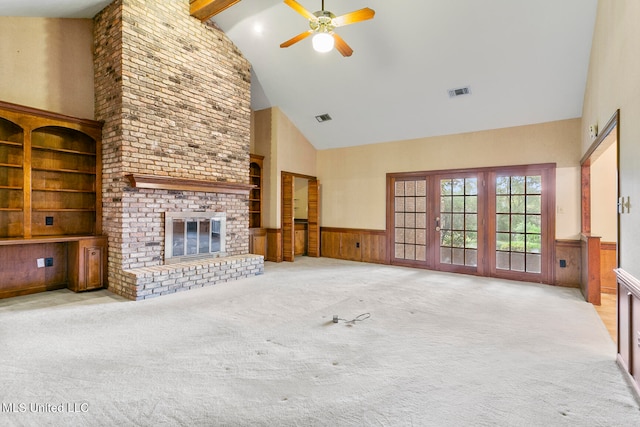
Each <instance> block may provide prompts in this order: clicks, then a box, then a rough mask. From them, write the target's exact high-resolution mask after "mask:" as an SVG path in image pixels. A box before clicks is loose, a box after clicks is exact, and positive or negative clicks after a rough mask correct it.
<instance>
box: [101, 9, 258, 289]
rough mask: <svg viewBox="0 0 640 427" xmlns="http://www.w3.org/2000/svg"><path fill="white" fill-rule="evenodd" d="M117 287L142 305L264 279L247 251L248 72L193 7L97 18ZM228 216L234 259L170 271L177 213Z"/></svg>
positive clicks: (112, 281) (107, 227) (107, 225)
mask: <svg viewBox="0 0 640 427" xmlns="http://www.w3.org/2000/svg"><path fill="white" fill-rule="evenodd" d="M94 39H95V46H94V48H95V54H94V66H95V87H96V93H95V96H96V118H97V119H98V120H103V121H104V128H103V141H102V145H103V153H102V163H103V213H104V214H103V230H104V232H105V234H107V235H108V237H109V268H108V282H109V289H110V290H111V291H113V292H115V293H117V294H120V295H123V296H125V297H127V298H130V299H144V298H149V297H153V296H158V295H163V294H167V293H171V292H176V291H180V290H186V289H190V288H193V287H200V286H206V285H210V284H214V283H218V282H220V281H227V280H233V279H236V278H240V277H247V276H252V275H255V274H261V273H262V272H263V259H262V257H260V256H255V255H249V254H247V253H248V248H249V231H248V224H249V220H248V215H249V213H248V192H249V188H250V186H249V185H248V183H249V177H248V168H249V140H250V114H251V111H250V65H249V63H248V62H247V61H246V59H245V58H244V57H243V56H242V55H241V54H240V52H239V51H238V50H237V49H236V47H235V46H234V45H233V43H231V41H230V40H229V39H228V38H227V37H226V35H225V34H224V33H223V32H222V31H220V30H219V29H218V28H216V27H215V26H214V25H213V24H210V23H201V22H200V21H199V20H197V19H195V18H193V17H191V16H190V15H189V0H163V1H162V2H158V1H150V0H148V1H145V0H116V1H114V2H113V3H112V4H111V5H109V6H108V7H106V8H105V9H104V10H103V11H102V12H100V13H99V14H98V15H97V16H96V18H95V28H94ZM206 211H214V212H224V213H225V218H226V236H225V238H226V239H225V240H226V248H225V252H226V254H227V256H225V257H221V258H215V259H206V260H203V259H197V260H193V261H185V262H179V263H173V264H165V263H164V251H165V240H164V239H165V222H164V215H165V214H166V213H167V212H206Z"/></svg>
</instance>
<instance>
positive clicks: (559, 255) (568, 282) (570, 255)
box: [554, 240, 582, 288]
mask: <svg viewBox="0 0 640 427" xmlns="http://www.w3.org/2000/svg"><path fill="white" fill-rule="evenodd" d="M561 261H564V262H565V267H560V262H561ZM581 262H582V261H581V259H580V241H579V240H556V260H555V267H554V271H555V281H554V284H555V285H558V286H569V287H575V288H577V287H579V286H580V264H581Z"/></svg>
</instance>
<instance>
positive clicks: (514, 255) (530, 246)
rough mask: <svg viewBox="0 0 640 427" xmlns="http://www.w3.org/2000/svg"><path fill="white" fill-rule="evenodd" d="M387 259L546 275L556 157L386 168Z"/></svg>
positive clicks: (524, 276)
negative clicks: (429, 168) (469, 166)
mask: <svg viewBox="0 0 640 427" xmlns="http://www.w3.org/2000/svg"><path fill="white" fill-rule="evenodd" d="M387 183H388V185H387V189H388V203H387V205H388V208H387V210H388V215H387V218H388V221H387V223H388V233H387V234H388V238H389V247H390V248H392V251H391V256H390V262H391V263H392V264H397V265H406V266H414V267H422V268H429V269H435V270H442V271H451V272H458V273H468V274H478V275H485V276H494V277H504V278H512V279H516V280H527V281H535V282H544V283H549V282H551V279H552V278H551V271H552V266H553V264H552V263H553V253H552V250H553V244H552V243H553V239H554V238H555V220H554V211H555V201H554V200H555V165H552V164H543V165H530V166H514V167H503V168H481V169H473V170H453V171H434V172H419V173H399V174H388V175H387Z"/></svg>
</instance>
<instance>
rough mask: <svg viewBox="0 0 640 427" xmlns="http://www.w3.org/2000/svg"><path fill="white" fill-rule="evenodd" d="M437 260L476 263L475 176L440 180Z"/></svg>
mask: <svg viewBox="0 0 640 427" xmlns="http://www.w3.org/2000/svg"><path fill="white" fill-rule="evenodd" d="M439 215H440V216H439V220H438V221H439V227H440V263H441V264H450V265H463V266H468V267H477V266H478V178H477V177H469V178H446V179H440V212H439Z"/></svg>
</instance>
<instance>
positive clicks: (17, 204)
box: [0, 117, 25, 237]
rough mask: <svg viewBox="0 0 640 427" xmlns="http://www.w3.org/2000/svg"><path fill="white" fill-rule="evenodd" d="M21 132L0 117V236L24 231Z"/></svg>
mask: <svg viewBox="0 0 640 427" xmlns="http://www.w3.org/2000/svg"><path fill="white" fill-rule="evenodd" d="M24 198H25V193H24V131H23V130H22V128H21V127H20V126H18V125H17V124H15V123H13V122H11V121H10V120H7V119H5V118H2V117H0V237H17V236H21V235H22V233H23V232H24V227H23V225H24V215H23V210H24Z"/></svg>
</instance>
